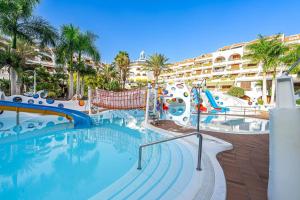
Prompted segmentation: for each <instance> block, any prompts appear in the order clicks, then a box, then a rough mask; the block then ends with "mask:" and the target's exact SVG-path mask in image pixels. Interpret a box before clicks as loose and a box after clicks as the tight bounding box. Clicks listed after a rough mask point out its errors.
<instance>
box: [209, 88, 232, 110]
mask: <svg viewBox="0 0 300 200" xmlns="http://www.w3.org/2000/svg"><path fill="white" fill-rule="evenodd" d="M205 95H206V96H207V99H208V101H209V103H210V105H211V106H212V107H213V108H214V109H215V110H218V111H220V112H227V111H229V108H226V107H220V106H219V105H218V104H217V102H216V100H215V98H214V97H213V95H212V94H211V92H210V91H209V90H205Z"/></svg>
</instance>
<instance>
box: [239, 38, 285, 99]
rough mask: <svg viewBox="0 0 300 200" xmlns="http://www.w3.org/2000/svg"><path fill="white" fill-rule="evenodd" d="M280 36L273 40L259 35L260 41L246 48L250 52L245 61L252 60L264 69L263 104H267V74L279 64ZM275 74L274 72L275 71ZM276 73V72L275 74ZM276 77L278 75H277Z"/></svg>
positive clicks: (245, 56)
mask: <svg viewBox="0 0 300 200" xmlns="http://www.w3.org/2000/svg"><path fill="white" fill-rule="evenodd" d="M279 44H280V43H279V35H277V36H276V37H274V38H273V39H270V38H267V37H264V36H262V35H258V40H257V41H255V42H254V43H252V44H249V45H247V46H246V50H247V51H248V52H247V53H246V54H245V55H244V58H245V59H249V60H251V62H253V63H256V64H259V65H260V66H261V67H262V72H263V73H262V75H263V91H262V93H263V94H262V98H263V102H264V103H266V102H267V96H266V93H267V78H266V75H267V72H268V70H269V69H272V68H273V69H274V65H277V64H278V60H279V55H281V53H279V52H281V50H280V51H279V49H278V48H279V47H278V46H281V45H279ZM275 70H276V68H275ZM273 72H274V71H273ZM275 73H276V72H275ZM275 76H276V74H275ZM273 82H274V81H273Z"/></svg>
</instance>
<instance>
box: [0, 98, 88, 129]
mask: <svg viewBox="0 0 300 200" xmlns="http://www.w3.org/2000/svg"><path fill="white" fill-rule="evenodd" d="M0 99H1V100H0V111H1V114H2V113H3V112H4V111H16V112H27V113H38V114H42V115H57V116H63V117H66V118H67V119H69V120H73V123H74V127H75V128H86V127H90V126H91V125H92V120H91V118H90V117H89V116H88V115H87V114H85V113H83V112H81V111H78V110H83V109H84V105H86V102H84V101H81V100H71V101H56V100H53V99H47V98H42V97H41V94H40V93H39V94H35V95H34V96H33V97H27V96H23V95H14V96H11V97H6V96H5V95H4V94H3V93H0Z"/></svg>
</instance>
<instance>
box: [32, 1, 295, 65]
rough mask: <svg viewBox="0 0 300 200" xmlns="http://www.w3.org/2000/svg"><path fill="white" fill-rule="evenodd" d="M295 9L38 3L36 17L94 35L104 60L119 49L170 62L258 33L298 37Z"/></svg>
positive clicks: (287, 4)
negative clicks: (294, 35)
mask: <svg viewBox="0 0 300 200" xmlns="http://www.w3.org/2000/svg"><path fill="white" fill-rule="evenodd" d="M299 8H300V1H299V0H298V1H297V0H139V1H137V0H41V3H40V4H39V5H38V7H37V8H36V10H35V14H36V15H39V16H42V17H43V18H44V19H46V20H48V21H49V22H50V23H51V24H52V25H54V26H55V27H56V28H58V29H59V28H60V27H61V25H63V24H70V23H72V24H74V25H76V26H78V27H80V29H81V30H82V31H87V30H89V31H92V32H94V33H96V34H97V35H98V36H99V39H98V40H97V47H98V48H99V50H100V52H101V57H102V61H103V62H106V63H109V62H111V61H112V60H113V59H114V57H115V55H116V54H117V53H118V51H120V50H123V51H127V52H128V53H129V56H130V58H131V60H136V59H138V57H139V53H140V52H141V51H142V50H144V51H145V52H146V55H147V56H149V55H151V54H153V53H162V54H164V55H166V56H167V57H168V58H169V61H170V62H175V61H181V60H183V59H186V58H192V57H196V56H199V55H201V54H203V53H210V52H213V51H215V50H217V49H218V48H220V47H223V46H226V45H230V44H233V43H238V42H243V41H249V40H253V39H255V38H256V37H257V35H258V34H263V35H271V34H276V33H284V34H286V35H291V34H297V33H300V23H299V20H300V12H299Z"/></svg>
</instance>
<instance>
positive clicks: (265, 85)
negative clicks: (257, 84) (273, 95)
mask: <svg viewBox="0 0 300 200" xmlns="http://www.w3.org/2000/svg"><path fill="white" fill-rule="evenodd" d="M262 86H263V89H262V100H263V102H264V104H266V103H267V73H266V72H263V83H262Z"/></svg>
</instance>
